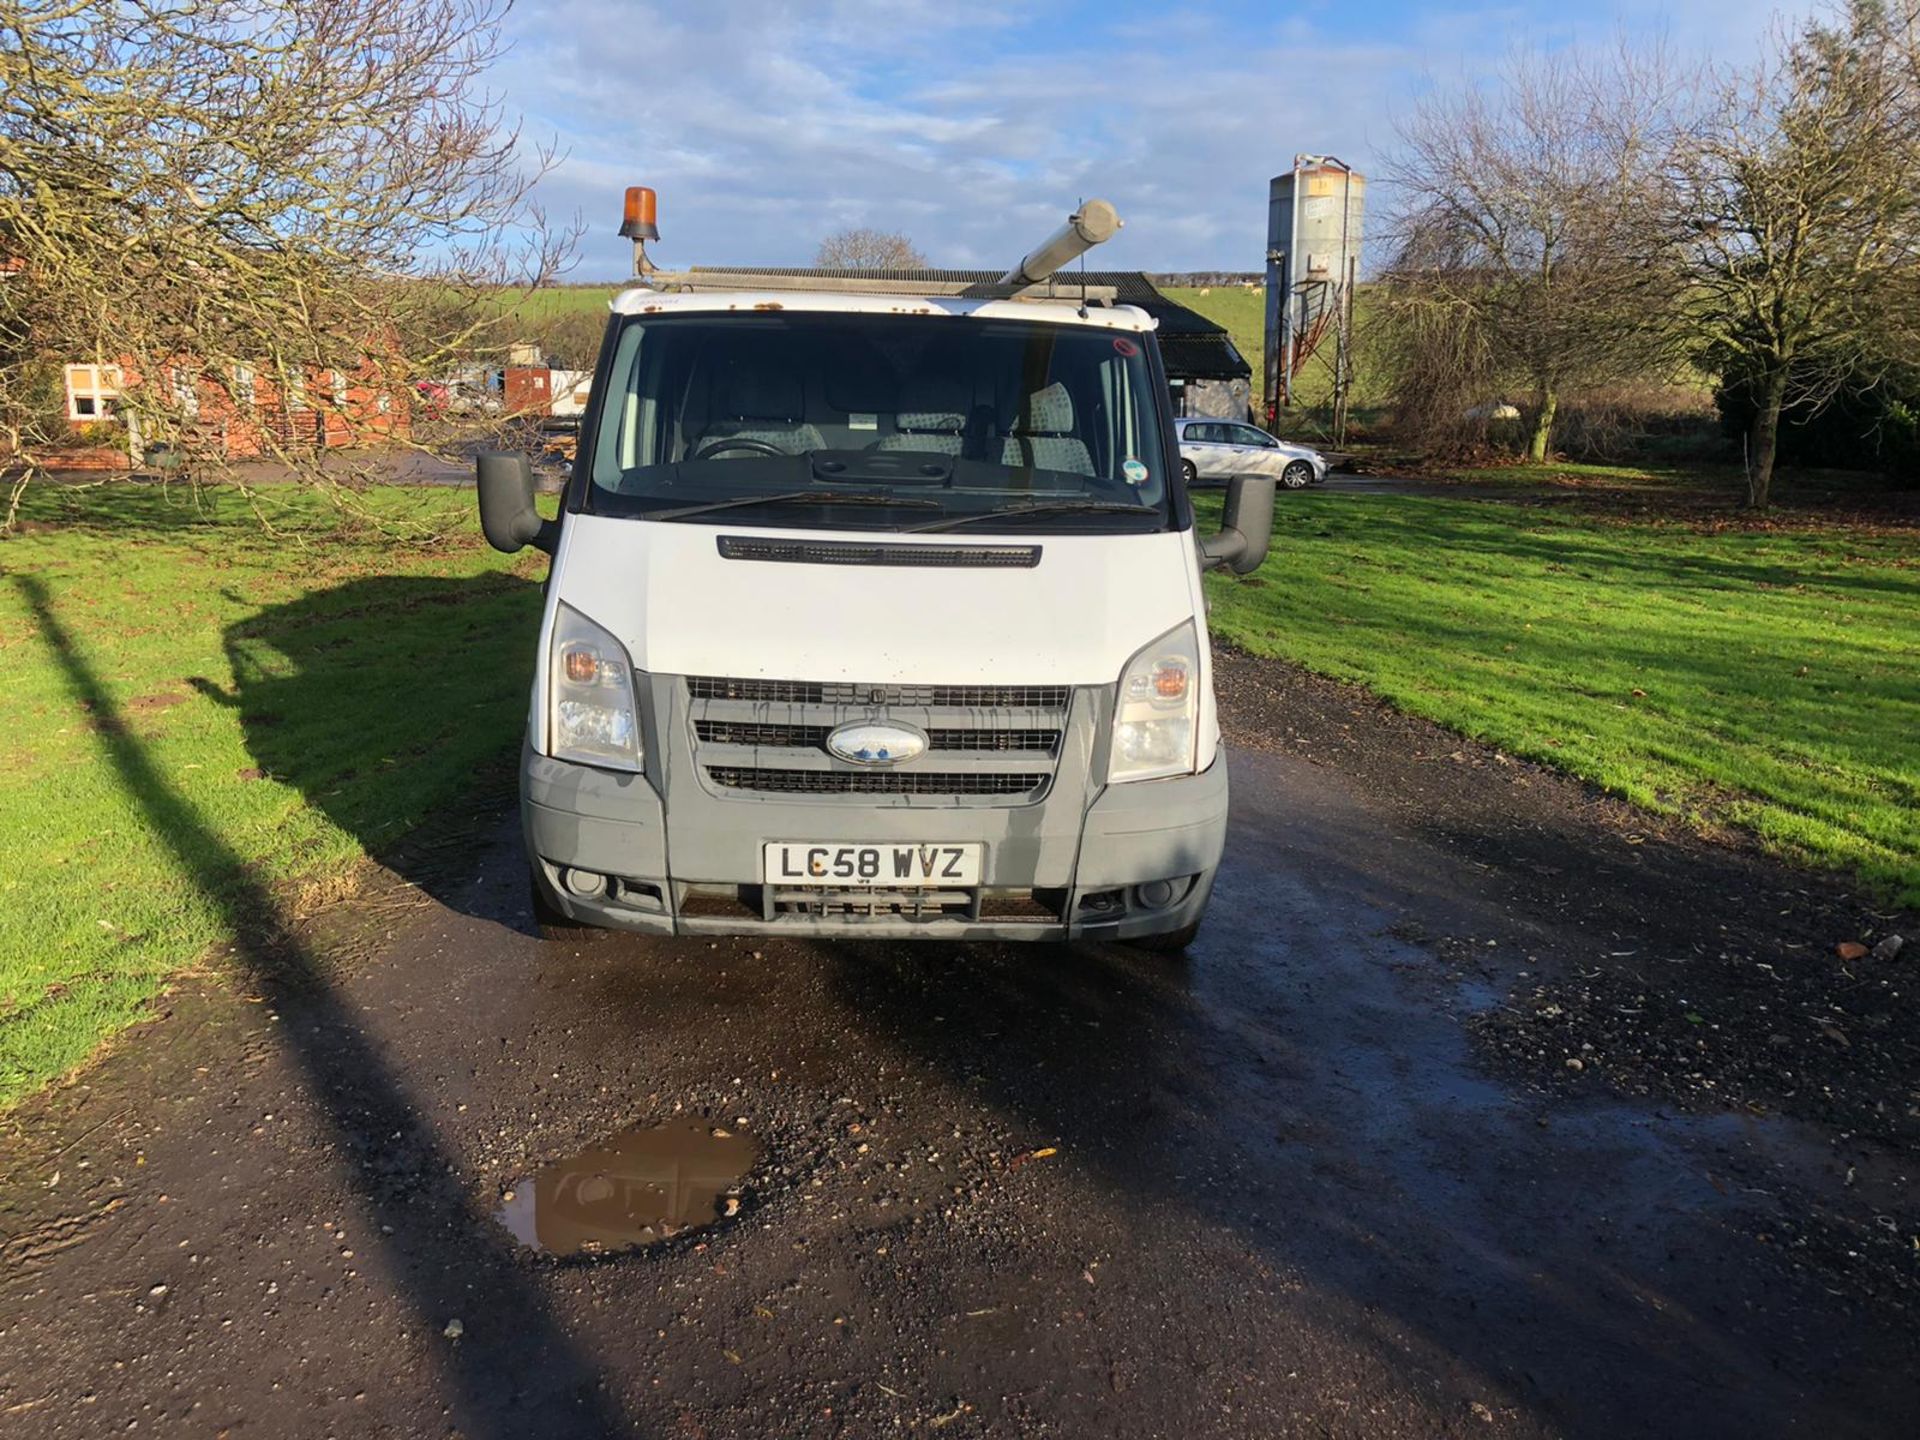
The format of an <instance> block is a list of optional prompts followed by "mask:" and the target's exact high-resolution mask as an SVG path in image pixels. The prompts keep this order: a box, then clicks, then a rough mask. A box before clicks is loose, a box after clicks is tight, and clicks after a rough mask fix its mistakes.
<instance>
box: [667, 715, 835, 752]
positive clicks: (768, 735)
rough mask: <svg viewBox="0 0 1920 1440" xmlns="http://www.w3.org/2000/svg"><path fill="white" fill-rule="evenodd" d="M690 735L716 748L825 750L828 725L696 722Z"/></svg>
mask: <svg viewBox="0 0 1920 1440" xmlns="http://www.w3.org/2000/svg"><path fill="white" fill-rule="evenodd" d="M693 733H694V734H696V735H698V736H699V737H700V738H701V739H702V740H706V741H709V742H710V743H712V744H715V745H768V746H772V747H773V748H775V749H781V750H824V749H825V748H826V744H827V736H829V735H831V734H832V733H833V729H832V727H831V726H827V725H756V724H754V723H752V722H751V721H749V722H745V723H742V722H740V721H735V720H696V721H694V722H693Z"/></svg>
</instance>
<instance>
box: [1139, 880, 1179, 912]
mask: <svg viewBox="0 0 1920 1440" xmlns="http://www.w3.org/2000/svg"><path fill="white" fill-rule="evenodd" d="M1133 898H1134V900H1135V902H1136V903H1138V904H1139V906H1140V908H1141V909H1143V910H1164V909H1166V908H1167V906H1169V905H1171V904H1172V903H1173V882H1172V881H1171V880H1149V881H1148V882H1147V883H1146V884H1144V885H1136V886H1135V887H1134V890H1133Z"/></svg>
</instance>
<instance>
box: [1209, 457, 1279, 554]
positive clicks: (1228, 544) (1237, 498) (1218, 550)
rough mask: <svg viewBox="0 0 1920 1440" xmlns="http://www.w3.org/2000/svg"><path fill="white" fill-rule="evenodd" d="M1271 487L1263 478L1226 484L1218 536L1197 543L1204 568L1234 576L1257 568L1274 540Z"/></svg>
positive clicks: (1243, 478)
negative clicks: (1223, 509)
mask: <svg viewBox="0 0 1920 1440" xmlns="http://www.w3.org/2000/svg"><path fill="white" fill-rule="evenodd" d="M1273 486H1274V482H1273V481H1272V480H1271V479H1269V478H1267V477H1265V476H1262V475H1236V476H1234V478H1233V479H1232V480H1231V481H1229V482H1228V484H1227V506H1226V512H1225V513H1224V514H1223V515H1222V516H1221V517H1220V533H1219V534H1218V535H1209V536H1208V537H1207V538H1206V539H1204V540H1202V541H1201V542H1200V563H1201V566H1202V567H1203V568H1205V569H1208V570H1218V569H1222V568H1225V569H1228V570H1231V571H1233V573H1234V574H1236V575H1251V574H1252V573H1253V572H1254V571H1256V570H1258V569H1259V568H1260V562H1261V561H1263V560H1265V559H1266V558H1267V544H1268V542H1269V541H1271V540H1272V539H1273Z"/></svg>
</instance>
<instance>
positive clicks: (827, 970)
mask: <svg viewBox="0 0 1920 1440" xmlns="http://www.w3.org/2000/svg"><path fill="white" fill-rule="evenodd" d="M1232 763H1233V767H1234V768H1233V784H1234V821H1233V834H1232V838H1231V842H1230V847H1229V852H1228V863H1227V866H1226V869H1225V871H1224V873H1223V874H1222V876H1221V879H1220V883H1219V886H1218V889H1217V891H1216V895H1215V899H1214V904H1213V909H1212V912H1211V915H1210V918H1209V922H1208V925H1207V927H1206V929H1205V930H1204V931H1203V932H1202V935H1201V938H1200V940H1199V941H1198V942H1197V943H1196V945H1195V946H1194V948H1193V950H1192V952H1191V954H1190V955H1189V957H1188V958H1187V959H1185V960H1182V961H1173V962H1169V961H1167V960H1164V959H1159V958H1155V957H1150V956H1145V955H1141V954H1138V953H1135V952H1131V951H1128V950H1125V949H1121V948H1117V947H1075V948H1070V949H1068V948H1054V947H1039V948H1020V947H1013V946H979V947H960V946H953V945H929V946H909V945H892V944H878V943H873V942H860V941H859V940H857V938H849V939H848V940H846V941H844V942H839V941H835V942H813V941H779V942H769V941H764V940H754V941H751V942H747V941H741V942H732V941H717V942H709V941H704V940H699V941H683V942H660V941H644V940H639V939H635V938H631V937H612V938H607V939H604V940H600V941H596V942H592V943H587V944H583V945H578V946H570V945H565V944H560V943H556V942H543V941H540V940H538V939H536V938H535V937H534V935H533V934H532V932H531V923H530V917H529V915H528V913H527V911H526V907H525V901H524V891H523V883H524V882H523V876H524V870H523V868H522V867H523V863H524V862H523V861H522V858H521V856H520V852H519V848H518V842H517V838H516V834H515V823H514V820H513V818H512V816H511V815H510V814H507V813H502V814H500V815H498V816H497V818H495V819H493V820H491V821H489V822H488V824H487V825H486V827H485V828H484V831H483V832H482V835H481V837H480V838H479V839H477V840H476V841H474V842H473V844H472V846H471V849H470V850H468V851H466V852H465V853H464V854H463V857H462V862H463V863H461V865H460V866H459V868H458V869H457V871H453V872H451V873H449V872H448V871H447V870H446V869H444V868H442V869H440V870H426V869H422V870H421V871H419V872H418V873H417V874H415V875H411V876H408V877H406V880H407V882H409V883H402V882H399V881H396V882H394V884H393V885H392V886H391V887H390V888H389V889H388V890H386V891H383V892H381V893H380V894H378V895H376V896H371V897H369V899H368V900H367V901H366V903H365V904H364V905H363V907H362V913H361V914H360V915H359V916H358V917H357V918H351V919H350V918H348V917H342V918H341V919H340V920H339V921H338V925H339V927H340V928H339V929H338V932H337V934H336V935H335V936H334V938H333V939H331V940H329V939H328V937H327V936H326V935H321V936H319V937H317V938H316V939H315V940H314V941H313V943H314V945H315V946H316V947H319V951H320V953H322V954H324V955H325V956H327V957H330V958H331V960H332V962H333V963H330V964H328V965H317V964H316V965H315V966H314V967H312V969H311V971H310V973H308V975H307V978H304V979H302V980H301V982H300V983H298V984H291V983H285V982H284V981H281V980H277V979H274V978H272V975H271V973H270V972H267V971H264V970H262V971H259V972H256V973H257V974H258V976H259V978H258V979H257V981H256V982H255V983H254V984H252V985H250V986H249V985H241V986H238V987H237V989H238V991H239V993H238V994H236V995H229V994H228V993H226V992H223V991H221V990H220V989H218V988H217V987H212V986H203V987H199V988H190V989H188V990H186V991H183V992H182V993H181V994H180V995H179V996H178V997H177V999H176V1000H175V1002H174V1004H173V1007H172V1014H171V1015H170V1017H169V1018H168V1019H167V1020H165V1021H164V1022H163V1023H162V1025H161V1026H159V1027H158V1028H157V1029H156V1030H154V1031H152V1032H149V1033H148V1034H146V1035H143V1036H141V1037H139V1038H138V1039H137V1040H136V1041H135V1042H134V1043H130V1044H129V1045H127V1046H125V1047H123V1049H122V1051H121V1053H120V1054H119V1055H118V1056H116V1057H115V1058H113V1059H112V1060H110V1061H109V1062H107V1063H106V1064H105V1065H104V1066H102V1067H100V1068H99V1069H98V1070H97V1071H96V1072H95V1073H94V1074H92V1075H90V1076H88V1077H86V1078H85V1079H84V1081H83V1083H82V1084H81V1085H79V1086H77V1087H75V1088H73V1089H70V1090H68V1091H66V1092H64V1093H62V1094H59V1095H56V1096H53V1097H50V1098H49V1099H47V1100H46V1101H44V1102H41V1103H40V1104H39V1105H38V1106H37V1108H34V1109H32V1110H30V1111H29V1112H26V1113H24V1114H23V1115H22V1116H21V1117H20V1124H19V1125H18V1126H17V1128H16V1132H15V1133H14V1134H13V1135H11V1136H9V1137H8V1138H7V1139H6V1141H5V1147H6V1148H5V1150H4V1152H3V1153H4V1158H5V1162H6V1163H5V1166H4V1167H0V1168H4V1171H5V1174H4V1178H0V1223H3V1224H4V1227H5V1229H4V1234H5V1239H4V1251H3V1252H0V1253H3V1254H4V1257H5V1261H6V1264H5V1269H4V1271H3V1272H0V1356H3V1357H4V1359H3V1360H0V1417H4V1418H3V1419H0V1433H6V1434H8V1435H12V1434H16V1433H17V1434H20V1435H33V1436H45V1437H50V1440H51V1437H63V1436H97V1435H102V1434H109V1433H113V1434H118V1433H122V1432H126V1431H128V1430H130V1429H133V1428H134V1427H136V1426H137V1433H139V1434H142V1435H150V1434H156V1433H157V1434H161V1435H194V1436H207V1435H219V1434H226V1435H229V1436H233V1437H243V1436H247V1435H273V1436H304V1435H313V1436H323V1435H407V1436H414V1435H447V1434H454V1433H458V1434H461V1435H466V1436H476V1437H496V1436H497V1437H509V1436H511V1437H515V1440H520V1437H527V1436H549V1435H550V1436H569V1437H577V1436H594V1435H601V1434H622V1435H629V1434H630V1435H658V1436H705V1437H715V1440H718V1437H735V1436H739V1437H747V1436H754V1437H758V1436H767V1435H796V1436H797V1435H808V1436H812V1435H822V1436H849V1437H851V1436H862V1437H864V1436H871V1435H879V1434H896V1433H897V1434H914V1435H917V1434H929V1435H931V1434H938V1435H940V1436H941V1437H942V1440H951V1437H956V1436H986V1435H992V1436H1021V1437H1025V1436H1034V1435H1058V1436H1075V1437H1078V1436H1089V1437H1093V1436H1120V1437H1136V1436H1137V1437H1149V1436H1165V1437H1182V1440H1186V1437H1196V1436H1246V1437H1270V1436H1292V1435H1301V1436H1307V1435H1312V1436H1327V1435H1333V1436H1354V1437H1363V1436H1364V1437H1398V1436H1405V1437H1431V1436H1457V1435H1472V1436H1580V1437H1608V1440H1612V1437H1618V1436H1629V1435H1657V1436H1667V1435H1676V1436H1677V1435H1685V1436H1689V1437H1707V1436H1728V1437H1742V1440H1746V1437H1759V1436H1789V1435H1806V1436H1819V1437H1823V1440H1824V1437H1855V1436H1859V1437H1864V1436H1875V1437H1879V1436H1889V1437H1891V1436H1905V1435H1911V1434H1913V1433H1916V1427H1915V1425H1914V1423H1913V1422H1914V1420H1915V1418H1916V1416H1920V1368H1916V1366H1915V1364H1914V1362H1915V1360H1916V1359H1920V1346H1917V1344H1916V1334H1920V1329H1916V1327H1915V1325H1914V1319H1913V1315H1912V1312H1911V1310H1910V1309H1909V1308H1908V1302H1907V1299H1906V1298H1905V1295H1904V1294H1902V1293H1894V1294H1891V1295H1889V1294H1876V1293H1873V1292H1870V1291H1868V1290H1866V1289H1863V1288H1862V1287H1861V1286H1860V1285H1859V1284H1857V1283H1856V1277H1855V1276H1854V1275H1853V1274H1852V1273H1851V1272H1850V1270H1849V1266H1850V1265H1851V1264H1853V1263H1855V1262H1851V1261H1849V1260H1847V1259H1846V1258H1845V1247H1841V1249H1840V1250H1838V1251H1833V1252H1821V1251H1818V1250H1816V1249H1814V1248H1810V1247H1807V1246H1805V1245H1802V1244H1796V1243H1792V1242H1790V1241H1789V1240H1788V1239H1787V1238H1786V1237H1788V1236H1792V1235H1805V1234H1807V1233H1809V1228H1808V1227H1809V1224H1810V1223H1812V1222H1814V1221H1819V1222H1821V1223H1830V1224H1831V1225H1833V1226H1837V1227H1841V1230H1840V1231H1839V1232H1838V1233H1845V1234H1847V1235H1854V1234H1867V1233H1870V1232H1871V1231H1872V1230H1873V1227H1874V1224H1875V1221H1874V1217H1875V1216H1877V1215H1887V1216H1889V1217H1893V1218H1894V1219H1895V1221H1896V1224H1897V1225H1898V1226H1900V1227H1905V1226H1907V1225H1908V1224H1909V1221H1910V1218H1911V1216H1912V1214H1913V1205H1912V1199H1911V1192H1910V1190H1909V1189H1908V1187H1907V1176H1908V1174H1909V1173H1910V1172H1911V1165H1910V1164H1909V1163H1908V1157H1903V1156H1899V1155H1890V1154H1888V1153H1886V1152H1880V1153H1879V1154H1878V1155H1877V1156H1874V1155H1868V1154H1866V1153H1865V1152H1863V1150H1862V1148H1861V1143H1860V1142H1859V1140H1858V1139H1857V1138H1855V1137H1851V1136H1848V1135H1846V1134H1844V1133H1840V1132H1836V1131H1831V1130H1824V1129H1821V1128H1819V1127H1817V1126H1814V1125H1811V1124H1808V1123H1806V1122H1803V1121H1795V1120H1790V1119H1787V1118H1783V1117H1779V1116H1757V1115H1753V1114H1751V1113H1748V1114H1735V1113H1730V1112H1728V1111H1725V1110H1714V1109H1711V1108H1706V1109H1699V1110H1694V1111H1691V1112H1682V1111H1679V1110H1676V1109H1674V1108H1673V1107H1671V1106H1668V1105H1665V1104H1662V1103H1659V1102H1657V1101H1651V1100H1647V1101H1629V1100H1627V1099H1624V1098H1622V1097H1620V1096H1619V1095H1617V1094H1613V1093H1611V1092H1609V1091H1608V1090H1607V1089H1606V1088H1605V1087H1604V1086H1603V1085H1599V1084H1596V1085H1594V1086H1592V1087H1591V1088H1589V1089H1587V1090H1585V1091H1582V1092H1579V1093H1575V1094H1566V1095H1554V1094H1548V1093H1544V1092H1542V1091H1541V1090H1539V1089H1537V1088H1534V1087H1529V1086H1526V1085H1522V1084H1519V1083H1517V1082H1515V1081H1511V1080H1503V1079H1501V1078H1498V1077H1497V1076H1495V1075H1493V1074H1490V1073H1489V1072H1488V1071H1487V1070H1486V1069H1485V1068H1484V1067H1483V1066H1482V1064H1481V1063H1480V1061H1479V1058H1478V1056H1477V1055H1476V1052H1475V1050H1474V1048H1473V1044H1472V1041H1471V1038H1470V1036H1471V1028H1470V1027H1471V1025H1472V1023H1473V1021H1474V1020H1475V1017H1476V1016H1479V1015H1483V1014H1485V1013H1486V1012H1487V1011H1488V1010H1489V1009H1490V1008H1493V1007H1498V1006H1499V1005H1501V1004H1504V1003H1507V1001H1506V998H1505V997H1506V996H1507V995H1508V993H1509V987H1510V985H1511V983H1513V977H1514V976H1516V975H1519V976H1528V975H1531V974H1534V973H1536V972H1537V971H1538V970H1539V969H1540V968H1542V967H1545V966H1550V965H1555V964H1562V963H1568V958H1569V957H1573V961H1574V963H1584V962H1580V961H1579V960H1578V957H1580V956H1582V955H1590V954H1592V953H1593V951H1594V949H1595V947H1597V946H1601V945H1604V946H1608V947H1614V948H1619V949H1626V948H1629V946H1630V944H1631V943H1632V937H1630V936H1629V937H1624V938H1623V937H1620V936H1617V935H1615V934H1612V933H1606V934H1602V933H1600V932H1599V931H1597V930H1595V929H1592V928H1590V927H1587V926H1584V925H1581V924H1577V923H1573V922H1570V921H1568V920H1567V919H1566V918H1565V916H1564V915H1561V914H1559V913H1557V912H1554V911H1550V910H1547V909H1544V908H1539V909H1530V908H1526V907H1517V906H1516V905H1514V904H1513V903H1512V901H1511V899H1510V898H1509V897H1508V895H1507V893H1506V892H1505V891H1504V890H1503V889H1502V887H1501V885H1500V883H1499V877H1498V876H1495V875H1493V874H1491V873H1490V872H1489V871H1488V869H1487V867H1486V866H1485V865H1483V864H1480V863H1478V862H1476V861H1475V860H1474V859H1473V858H1471V855H1470V853H1469V851H1470V847H1469V845H1468V844H1467V843H1466V841H1464V840H1462V841H1461V842H1459V843H1457V844H1451V843H1438V842H1436V840H1435V839H1434V838H1433V837H1432V835H1431V834H1428V833H1423V832H1416V831H1415V830H1414V829H1413V828H1411V827H1409V826H1407V825H1404V824H1402V823H1400V822H1399V821H1398V820H1397V819H1396V818H1395V815H1394V813H1393V812H1391V811H1389V810H1387V809H1384V808H1382V805H1381V803H1380V799H1379V796H1380V794H1381V793H1383V792H1382V791H1380V790H1377V789H1376V788H1372V787H1370V788H1367V789H1362V788H1361V787H1358V786H1356V785H1355V784H1354V783H1353V782H1352V781H1351V780H1350V779H1349V778H1347V777H1346V776H1344V775H1343V774H1342V773H1341V772H1340V771H1339V770H1338V768H1337V767H1330V766H1326V765H1318V764H1314V763H1311V762H1309V761H1307V760H1304V759H1300V758H1297V757H1295V756H1292V755H1284V754H1272V753H1260V752H1259V751H1258V750H1257V749H1255V748H1253V747H1251V746H1243V747H1242V748H1240V749H1238V750H1236V751H1235V753H1234V758H1233V762H1232ZM1503 813H1504V812H1503ZM1648 851H1649V847H1647V846H1639V847H1636V849H1635V851H1634V856H1635V858H1636V860H1638V859H1639V857H1641V856H1642V855H1643V854H1647V853H1648ZM1652 858H1653V859H1654V860H1656V861H1657V860H1659V859H1660V858H1661V857H1659V856H1653V857H1652ZM1667 858H1668V859H1670V860H1671V858H1672V857H1667ZM1596 863H1597V862H1596ZM1675 863H1677V862H1675ZM250 1001H251V1002H258V1003H249V1002H250ZM529 1177H531V1178H529ZM1846 1227H1856V1228H1851V1229H1849V1228H1846ZM1905 1238H1906V1236H1905V1229H1904V1228H1902V1229H1901V1230H1900V1233H1899V1234H1897V1235H1895V1236H1894V1239H1893V1241H1892V1242H1890V1243H1893V1244H1896V1245H1903V1244H1904V1243H1905ZM1860 1243H1862V1244H1864V1243H1865V1242H1864V1241H1863V1242H1860ZM535 1252H546V1253H544V1254H543V1253H535ZM612 1252H624V1253H612ZM555 1256H572V1257H574V1258H573V1259H572V1260H571V1261H558V1260H556V1259H555V1258H554V1257H555Z"/></svg>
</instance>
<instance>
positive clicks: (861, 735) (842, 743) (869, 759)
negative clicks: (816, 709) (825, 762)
mask: <svg viewBox="0 0 1920 1440" xmlns="http://www.w3.org/2000/svg"><path fill="white" fill-rule="evenodd" d="M926 749H927V737H926V735H925V734H924V733H922V732H921V731H919V730H916V729H914V728H913V727H912V726H911V725H893V724H888V723H883V722H881V721H876V720H862V721H860V722H858V723H857V724H853V725H842V726H841V727H840V728H839V729H838V730H836V731H834V732H833V733H832V734H831V735H829V736H827V753H828V754H830V755H832V756H834V757H835V758H837V759H840V760H850V761H852V762H853V763H854V764H855V765H900V764H904V763H905V762H906V761H908V760H917V759H918V758H919V757H920V756H921V755H923V754H925V753H926Z"/></svg>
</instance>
